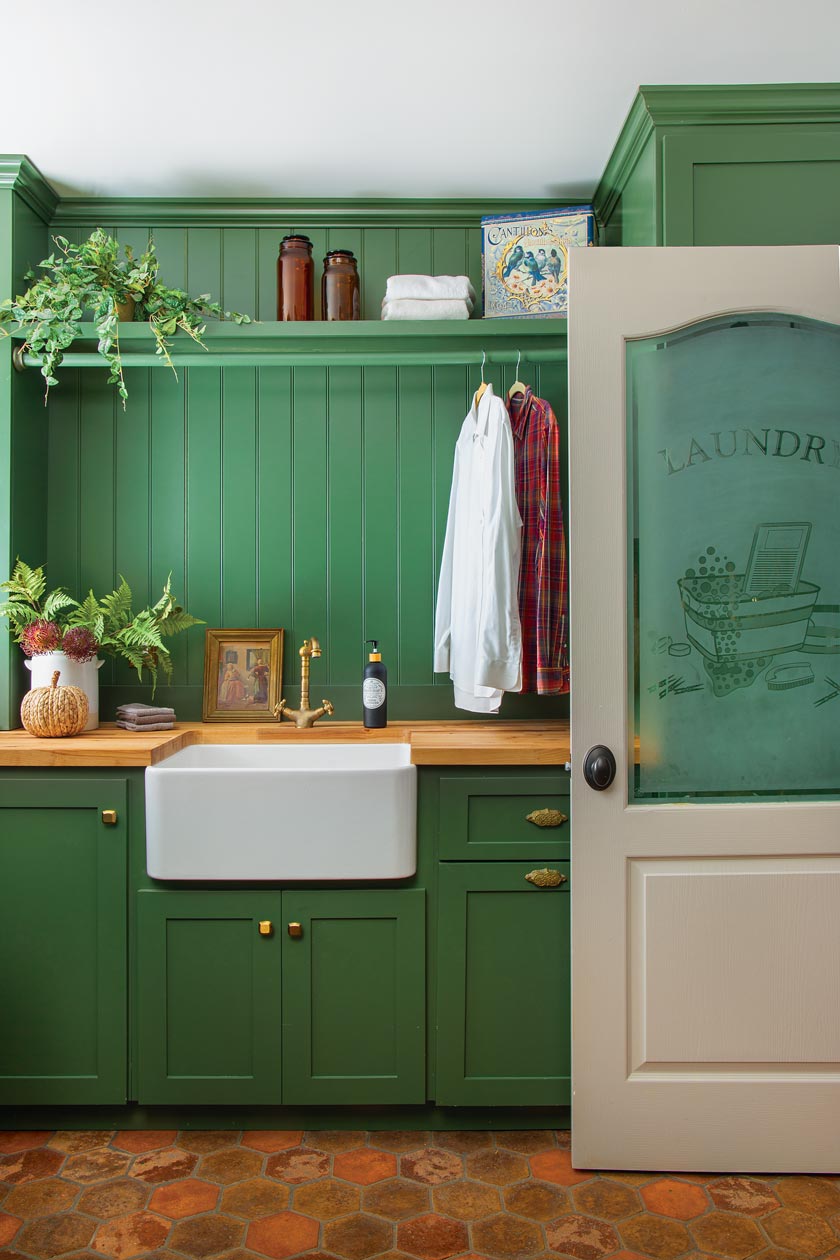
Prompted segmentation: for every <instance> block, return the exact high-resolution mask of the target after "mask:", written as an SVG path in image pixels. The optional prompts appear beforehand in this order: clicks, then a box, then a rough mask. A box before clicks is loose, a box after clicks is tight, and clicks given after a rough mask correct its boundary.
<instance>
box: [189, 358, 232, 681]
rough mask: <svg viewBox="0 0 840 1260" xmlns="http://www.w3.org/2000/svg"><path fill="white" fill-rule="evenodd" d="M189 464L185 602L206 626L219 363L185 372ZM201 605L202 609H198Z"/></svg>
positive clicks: (215, 570)
mask: <svg viewBox="0 0 840 1260" xmlns="http://www.w3.org/2000/svg"><path fill="white" fill-rule="evenodd" d="M186 376H187V380H186V390H187V448H186V449H187V468H186V494H187V501H186V531H187V537H186V559H187V578H186V585H185V587H184V591H183V593H182V592H180V591H179V592H178V594H179V597H180V598H182V599H183V600H184V607H185V608H187V609H188V610H189V611H191V612H192V613H193V615H194V616H200V617H201V619H202V620H203V621H205V622H206V623H207V625H208V626H221V625H222V624H223V622H222V578H221V574H222V493H221V487H222V373H221V369H220V368H202V369H201V370H199V369H195V370H192V371H190V372H188V373H187V374H186ZM199 609H200V612H199V611H197V610H199ZM198 634H199V632H196V633H195V635H194V637H193V638H192V639H191V641H190V652H189V669H188V677H187V681H188V682H189V683H191V684H192V685H193V686H199V687H200V686H201V685H202V683H203V681H204V659H203V655H202V653H201V650H200V639H198V638H197V637H196V636H197V635H198Z"/></svg>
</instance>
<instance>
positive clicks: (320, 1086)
mask: <svg viewBox="0 0 840 1260" xmlns="http://www.w3.org/2000/svg"><path fill="white" fill-rule="evenodd" d="M425 900H426V896H425V891H424V890H423V889H422V888H419V889H377V890H375V891H373V892H369V891H367V890H359V889H342V890H332V889H330V890H316V891H306V890H301V891H297V890H292V889H289V890H286V891H285V892H284V893H283V951H284V959H283V978H284V996H283V1082H284V1088H283V1101H284V1102H285V1103H422V1102H425V1100H426V1088H425V1086H426V1064H425V1037H426V1020H425V1004H426V965H425V959H426V943H425ZM289 923H291V924H299V925H300V935H297V936H291V935H289V929H288V924H289ZM294 930H296V929H294Z"/></svg>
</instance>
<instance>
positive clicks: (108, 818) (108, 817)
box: [102, 809, 117, 827]
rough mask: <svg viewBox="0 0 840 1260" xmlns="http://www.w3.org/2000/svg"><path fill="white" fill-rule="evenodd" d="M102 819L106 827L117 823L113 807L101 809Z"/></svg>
mask: <svg viewBox="0 0 840 1260" xmlns="http://www.w3.org/2000/svg"><path fill="white" fill-rule="evenodd" d="M102 821H103V822H104V824H105V826H106V827H115V826H116V823H117V811H116V810H115V809H103V811H102Z"/></svg>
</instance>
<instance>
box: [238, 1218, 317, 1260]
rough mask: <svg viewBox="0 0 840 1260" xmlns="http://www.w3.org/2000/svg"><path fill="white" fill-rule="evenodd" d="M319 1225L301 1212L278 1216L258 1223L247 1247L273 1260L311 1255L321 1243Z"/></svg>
mask: <svg viewBox="0 0 840 1260" xmlns="http://www.w3.org/2000/svg"><path fill="white" fill-rule="evenodd" d="M318 1228H319V1227H318V1222H317V1221H311V1220H309V1218H308V1217H306V1216H299V1215H298V1214H297V1212H278V1213H277V1214H276V1215H275V1216H266V1217H264V1218H263V1219H262V1220H261V1221H255V1222H254V1224H253V1225H251V1226H250V1227H249V1229H248V1234H247V1236H246V1238H245V1246H246V1247H248V1248H249V1249H250V1250H251V1251H259V1252H260V1254H261V1255H264V1256H271V1257H272V1258H273V1260H288V1257H289V1256H296V1255H298V1253H299V1252H301V1251H310V1250H311V1249H312V1248H313V1247H314V1246H316V1245H317V1242H318Z"/></svg>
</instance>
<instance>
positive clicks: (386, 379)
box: [363, 367, 411, 685]
mask: <svg viewBox="0 0 840 1260" xmlns="http://www.w3.org/2000/svg"><path fill="white" fill-rule="evenodd" d="M396 394H397V369H396V368H387V367H382V368H365V369H364V435H363V452H364V453H363V459H364V465H363V477H364V487H365V503H364V579H365V609H364V627H365V637H366V638H371V639H380V640H381V641H382V645H383V655H384V657H385V660H386V661H387V663H388V669H389V676H390V679H389V680H390V682H391V683H392V685H393V683H397V684H399V679H400V646H401V645H400V641H399V635H398V624H399V616H398V609H399V599H400V584H401V580H403V581H409V582H410V581H411V576H410V575H409V574H405V575H402V577H401V574H400V570H399V551H400V539H399V468H398V460H397V449H398V441H399V438H398V429H399V415H398V411H397V399H396Z"/></svg>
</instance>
